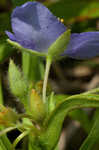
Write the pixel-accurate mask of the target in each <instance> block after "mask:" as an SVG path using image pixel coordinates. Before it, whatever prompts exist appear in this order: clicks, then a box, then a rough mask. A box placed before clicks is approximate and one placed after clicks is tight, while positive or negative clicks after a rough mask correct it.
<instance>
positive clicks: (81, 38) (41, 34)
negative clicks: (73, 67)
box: [6, 2, 99, 59]
mask: <svg viewBox="0 0 99 150" xmlns="http://www.w3.org/2000/svg"><path fill="white" fill-rule="evenodd" d="M11 23H12V31H13V34H12V33H10V32H8V31H6V34H7V35H8V37H9V38H10V39H11V40H12V41H15V42H18V43H19V44H20V45H22V46H23V47H24V48H28V49H32V50H36V51H38V52H45V53H47V52H48V48H49V47H50V46H51V44H52V43H53V42H55V41H56V39H57V38H58V37H59V36H60V35H61V34H62V33H64V32H65V31H66V27H65V26H64V25H63V24H62V23H61V22H60V21H59V20H58V19H57V18H56V17H55V16H53V14H52V13H51V12H50V11H49V10H48V8H46V7H45V6H43V5H42V4H41V3H39V2H27V3H25V4H24V5H22V6H20V7H16V8H15V9H14V11H13V12H12V16H11ZM62 55H67V56H69V57H72V58H76V59H86V58H91V57H94V56H97V55H99V32H84V33H80V34H75V33H74V34H71V40H70V42H69V44H68V46H67V49H66V50H65V51H64V53H63V54H62Z"/></svg>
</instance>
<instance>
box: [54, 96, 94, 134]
mask: <svg viewBox="0 0 99 150" xmlns="http://www.w3.org/2000/svg"><path fill="white" fill-rule="evenodd" d="M68 97H69V95H55V96H54V98H53V102H54V103H55V104H56V105H58V104H59V103H61V102H62V101H64V99H66V98H68ZM68 116H69V117H70V118H71V119H73V120H76V121H78V122H79V123H80V124H81V126H82V128H83V129H84V130H85V131H86V133H89V131H90V129H91V126H92V123H91V121H90V120H89V118H88V114H87V113H86V112H85V111H84V110H82V109H77V110H73V111H71V112H69V113H68Z"/></svg>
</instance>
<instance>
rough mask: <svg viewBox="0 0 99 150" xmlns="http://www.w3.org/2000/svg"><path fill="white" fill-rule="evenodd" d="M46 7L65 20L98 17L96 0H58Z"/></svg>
mask: <svg viewBox="0 0 99 150" xmlns="http://www.w3.org/2000/svg"><path fill="white" fill-rule="evenodd" d="M48 7H49V9H50V10H51V11H52V12H53V13H54V15H56V16H57V17H60V18H63V19H65V20H66V22H68V21H74V20H75V19H77V20H78V19H79V20H83V19H87V18H96V17H99V2H98V0H96V1H95V0H82V1H79V0H75V1H74V0H60V1H58V2H56V3H52V4H49V6H48Z"/></svg>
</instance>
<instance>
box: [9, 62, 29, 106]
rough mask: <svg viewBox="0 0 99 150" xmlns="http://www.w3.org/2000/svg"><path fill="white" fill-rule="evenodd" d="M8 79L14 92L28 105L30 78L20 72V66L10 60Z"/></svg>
mask: <svg viewBox="0 0 99 150" xmlns="http://www.w3.org/2000/svg"><path fill="white" fill-rule="evenodd" d="M8 79H9V85H10V90H11V92H12V94H13V95H14V96H16V97H18V98H19V99H20V101H21V102H22V103H23V104H24V106H25V107H26V108H27V107H28V103H29V102H28V100H27V95H28V91H29V85H28V80H27V79H26V78H25V76H24V75H23V74H22V73H21V72H20V70H19V68H18V67H17V66H16V65H15V64H14V62H13V61H12V60H10V64H9V69H8Z"/></svg>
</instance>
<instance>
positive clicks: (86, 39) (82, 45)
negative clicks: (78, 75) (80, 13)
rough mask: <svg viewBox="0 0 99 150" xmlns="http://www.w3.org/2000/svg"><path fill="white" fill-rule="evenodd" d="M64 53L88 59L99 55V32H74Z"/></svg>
mask: <svg viewBox="0 0 99 150" xmlns="http://www.w3.org/2000/svg"><path fill="white" fill-rule="evenodd" d="M64 54H66V55H68V56H69V57H72V58H76V59H87V58H92V57H95V56H99V32H83V33H80V34H79V33H78V34H75V33H74V34H72V35H71V40H70V43H69V45H68V47H67V50H66V51H65V52H64Z"/></svg>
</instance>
